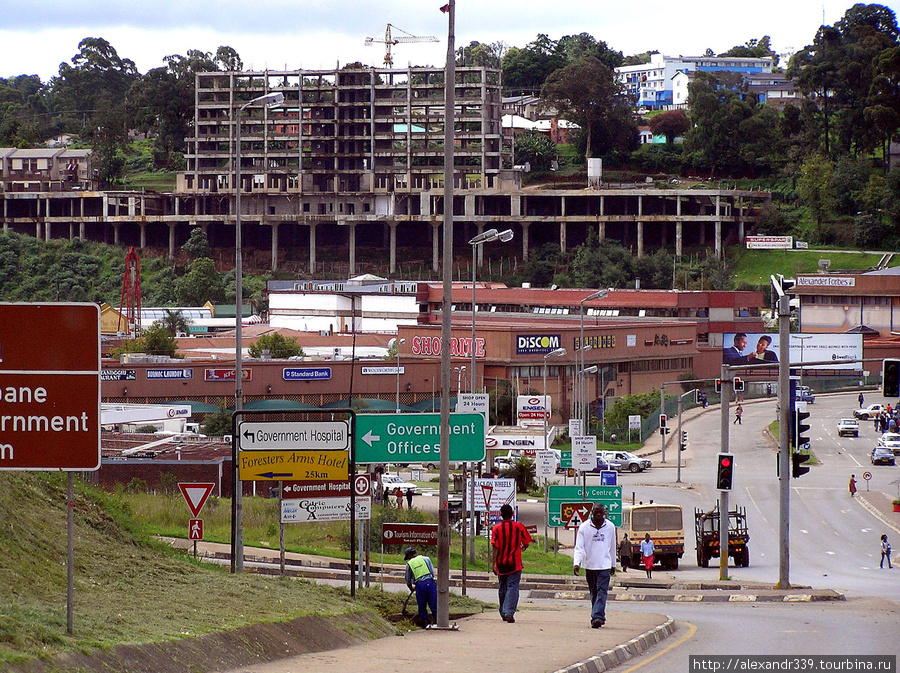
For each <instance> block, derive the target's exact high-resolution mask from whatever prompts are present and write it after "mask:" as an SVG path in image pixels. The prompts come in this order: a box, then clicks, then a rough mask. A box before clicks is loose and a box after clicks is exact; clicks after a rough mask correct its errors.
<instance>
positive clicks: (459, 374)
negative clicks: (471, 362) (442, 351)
mask: <svg viewBox="0 0 900 673" xmlns="http://www.w3.org/2000/svg"><path fill="white" fill-rule="evenodd" d="M453 371H455V372H456V394H457V395H459V394H460V392H462V375H463V372H464V371H466V366H465V365H463V366H462V367H454V368H453ZM456 403H457V404H459V400H457V401H456Z"/></svg>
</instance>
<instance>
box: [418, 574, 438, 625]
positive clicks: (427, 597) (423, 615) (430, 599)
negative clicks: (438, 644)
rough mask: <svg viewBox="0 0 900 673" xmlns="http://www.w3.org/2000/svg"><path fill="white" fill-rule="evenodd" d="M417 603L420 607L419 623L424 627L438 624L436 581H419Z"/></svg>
mask: <svg viewBox="0 0 900 673" xmlns="http://www.w3.org/2000/svg"><path fill="white" fill-rule="evenodd" d="M416 603H417V604H418V606H419V622H420V623H421V624H422V626H425V625H427V624H428V623H429V621H430V622H431V623H432V624H436V623H437V584H435V583H434V580H419V581H418V582H416ZM429 608H431V619H430V620H429V618H428V609H429Z"/></svg>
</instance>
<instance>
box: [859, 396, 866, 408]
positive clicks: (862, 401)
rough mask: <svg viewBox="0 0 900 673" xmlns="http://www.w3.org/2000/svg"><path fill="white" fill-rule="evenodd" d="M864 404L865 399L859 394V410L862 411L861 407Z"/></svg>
mask: <svg viewBox="0 0 900 673" xmlns="http://www.w3.org/2000/svg"><path fill="white" fill-rule="evenodd" d="M865 403H866V398H865V397H864V396H863V394H862V393H860V394H859V408H860V409H862V408H863V405H864V404H865Z"/></svg>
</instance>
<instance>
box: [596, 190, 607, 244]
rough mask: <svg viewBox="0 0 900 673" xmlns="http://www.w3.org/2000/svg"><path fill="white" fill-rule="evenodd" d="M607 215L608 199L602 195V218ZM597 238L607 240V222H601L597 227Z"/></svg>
mask: <svg viewBox="0 0 900 673" xmlns="http://www.w3.org/2000/svg"><path fill="white" fill-rule="evenodd" d="M604 215H606V197H605V196H603V195H602V194H601V195H600V217H603V216H604ZM597 237H598V238H599V239H600V240H601V241H603V240H605V239H606V221H604V220H600V222H599V226H598V227H597Z"/></svg>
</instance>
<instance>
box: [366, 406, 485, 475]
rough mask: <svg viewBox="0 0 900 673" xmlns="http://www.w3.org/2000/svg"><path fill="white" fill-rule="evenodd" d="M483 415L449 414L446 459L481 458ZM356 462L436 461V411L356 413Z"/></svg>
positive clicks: (438, 429) (438, 418)
mask: <svg viewBox="0 0 900 673" xmlns="http://www.w3.org/2000/svg"><path fill="white" fill-rule="evenodd" d="M484 439H485V437H484V416H483V415H482V414H450V460H451V461H453V462H480V461H482V460H484ZM353 446H354V448H355V449H356V462H357V463H424V462H429V463H436V462H437V461H439V460H440V459H441V415H440V414H357V415H356V432H355V436H354V443H353Z"/></svg>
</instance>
